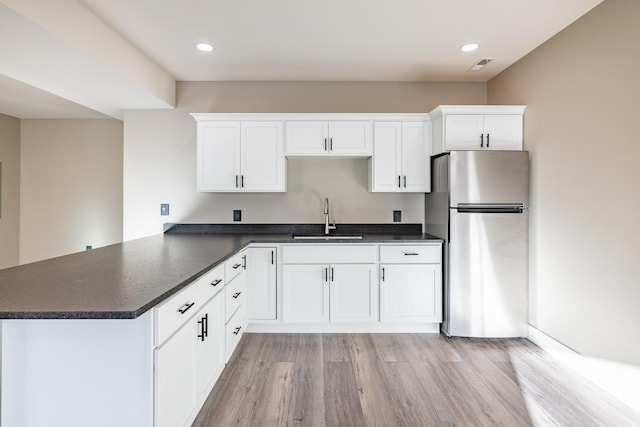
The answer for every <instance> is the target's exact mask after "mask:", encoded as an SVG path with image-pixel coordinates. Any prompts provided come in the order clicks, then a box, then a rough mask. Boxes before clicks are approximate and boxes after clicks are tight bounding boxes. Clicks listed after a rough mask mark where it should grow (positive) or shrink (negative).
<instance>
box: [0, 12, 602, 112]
mask: <svg viewBox="0 0 640 427" xmlns="http://www.w3.org/2000/svg"><path fill="white" fill-rule="evenodd" d="M601 1H602V0H561V1H559V0H403V1H401V2H399V1H397V0H395V1H394V0H367V1H365V0H351V1H345V0H323V1H317V0H313V1H312V0H271V1H263V0H161V1H158V0H78V1H77V2H76V1H73V0H66V1H64V4H65V6H64V7H62V8H61V7H60V4H61V2H60V1H56V2H51V1H50V0H0V24H4V25H3V26H2V27H0V28H4V29H0V36H1V37H0V44H2V42H1V40H2V38H4V39H5V40H7V38H6V37H9V40H11V43H12V46H14V45H15V41H16V40H20V41H22V40H23V39H24V38H25V37H26V38H33V37H34V34H36V35H37V36H38V37H40V38H41V37H43V35H46V34H49V35H50V38H51V43H54V44H55V46H57V47H58V51H56V54H57V55H58V56H57V57H56V58H57V59H56V62H57V63H58V64H60V66H61V67H62V68H63V70H66V71H65V74H68V73H69V72H68V67H69V66H71V67H72V69H73V73H72V74H76V75H75V76H74V78H72V79H69V80H71V81H63V80H64V79H63V78H62V77H61V76H60V75H59V74H60V73H58V75H56V74H55V73H47V72H45V71H43V72H41V73H40V74H38V75H37V76H34V75H33V74H34V73H33V71H32V70H33V67H31V68H29V66H30V64H29V62H30V59H28V58H27V59H25V58H24V56H25V55H22V56H20V55H16V56H17V57H19V59H17V60H15V61H18V62H21V64H20V66H9V67H7V66H6V64H5V65H4V66H3V65H2V64H1V63H0V75H4V76H5V78H4V79H0V89H3V90H2V91H1V92H0V113H4V114H8V115H13V116H16V117H24V118H28V117H38V116H43V117H54V116H57V115H60V116H61V117H66V116H73V115H74V114H78V117H82V116H84V115H87V114H88V113H87V111H86V109H88V110H89V112H94V111H96V112H97V113H92V114H97V115H98V116H101V117H104V115H106V116H111V117H118V118H121V117H122V110H123V109H126V108H170V106H171V104H172V102H173V99H171V95H167V93H168V92H170V91H171V88H170V83H171V82H169V80H171V81H172V82H173V84H175V80H183V81H207V80H256V81H265V80H280V81H487V80H489V79H491V78H492V77H493V76H495V75H496V74H498V73H500V72H501V71H502V70H504V69H505V68H507V67H508V66H509V65H511V64H513V63H514V62H516V61H517V60H518V59H520V58H522V57H523V56H524V55H526V54H527V53H528V52H530V51H532V50H533V49H535V48H536V47H537V46H539V45H540V44H542V43H544V42H545V41H546V40H548V39H549V38H551V37H552V36H553V35H555V34H557V33H558V32H559V31H561V30H562V29H563V28H565V27H566V26H568V25H569V24H571V23H572V22H573V21H575V20H576V19H578V18H579V17H580V16H582V15H583V14H584V13H586V12H588V11H589V10H590V9H592V8H593V7H594V6H596V5H597V4H599V3H600V2H601ZM3 4H4V5H3ZM52 4H53V5H52ZM8 24H11V25H8ZM105 24H106V25H105ZM34 26H35V27H36V28H35V29H34V28H32V27H34ZM74 31H75V33H74ZM98 32H99V33H98ZM199 41H207V42H210V43H212V44H213V45H214V46H215V50H214V52H213V53H209V54H205V53H202V52H199V51H196V50H195V49H194V44H195V43H196V42H199ZM89 42H92V43H96V44H95V46H93V47H91V46H92V45H91V43H89ZM466 42H477V43H479V44H480V49H478V50H477V51H475V52H472V53H463V52H460V50H459V47H460V46H461V45H462V44H464V43H466ZM21 43H22V42H20V43H18V44H21ZM59 44H64V45H66V46H62V47H60V46H58V45H59ZM2 47H3V46H0V48H2ZM29 47H30V48H31V49H35V50H37V49H38V47H35V48H34V46H33V44H31V45H29ZM42 49H45V48H42ZM1 51H2V50H0V52H1ZM31 55H32V56H33V57H34V58H35V55H36V53H33V54H31ZM135 55H137V57H135V58H134V56H135ZM26 56H29V55H26ZM12 58H13V57H12ZM124 58H127V60H126V62H125V61H123V59H124ZM481 58H492V59H494V61H493V62H491V63H490V64H489V65H488V66H487V67H486V68H485V69H484V70H482V71H479V72H472V71H469V68H470V67H471V66H472V65H473V64H475V63H476V62H477V61H478V60H480V59H481ZM133 59H136V61H132V60H133ZM50 62H51V61H50ZM123 64H126V65H127V66H124V65H123ZM37 67H38V69H41V68H43V67H42V64H41V63H39V64H38V65H37ZM51 67H56V64H53V63H52V64H51ZM65 67H67V68H65ZM45 68H46V67H45ZM48 74H52V75H51V79H48V78H47V77H48ZM23 76H24V77H23ZM88 76H89V78H88ZM77 79H81V80H82V79H88V80H89V81H90V82H91V83H92V85H91V86H90V87H87V85H86V84H85V85H84V86H79V85H78V83H77V82H74V81H73V80H77ZM12 81H15V82H16V83H17V86H18V87H17V88H12V89H7V90H4V89H6V88H7V87H8V85H9V84H10V83H11V82H12ZM150 81H153V82H154V83H157V82H160V84H150V83H149V82H150ZM52 82H54V83H55V84H52ZM85 83H86V82H85ZM25 86H32V87H31V88H25ZM93 86H95V87H93ZM159 86H162V87H163V90H164V92H163V90H158V87H159ZM20 88H22V89H24V90H26V91H27V93H30V94H31V95H30V96H31V97H33V96H34V95H33V94H34V91H37V89H40V90H44V91H46V92H47V93H48V94H49V95H48V96H47V97H48V98H49V101H47V100H42V101H39V102H38V103H31V104H32V105H29V103H25V102H15V99H19V98H20V96H19V90H20ZM100 88H104V89H100ZM133 89H135V90H133ZM173 90H175V89H173ZM132 93H133V94H132ZM6 94H9V96H6ZM114 94H122V95H121V96H114ZM125 94H126V96H125ZM173 95H175V93H174V94H173ZM56 96H59V97H61V98H64V100H67V102H66V103H67V104H68V103H71V104H73V103H77V104H80V106H75V107H73V106H68V105H67V106H65V105H62V104H65V102H60V101H54V100H51V97H53V98H55V97H56ZM10 97H13V98H14V101H13V102H11V100H10V99H9V100H8V99H5V98H10ZM47 97H45V98H47ZM87 98H89V100H87ZM48 102H51V107H46V108H42V107H43V106H44V104H47V103H48ZM13 104H15V106H13V107H12V105H13ZM33 104H37V105H33ZM39 108H40V109H39ZM83 110H84V111H83ZM74 111H75V112H74Z"/></svg>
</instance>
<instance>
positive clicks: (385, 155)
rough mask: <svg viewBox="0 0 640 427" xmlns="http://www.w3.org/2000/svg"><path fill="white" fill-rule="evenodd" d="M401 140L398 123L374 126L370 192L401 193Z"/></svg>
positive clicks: (380, 123) (400, 126) (400, 130)
mask: <svg viewBox="0 0 640 427" xmlns="http://www.w3.org/2000/svg"><path fill="white" fill-rule="evenodd" d="M401 138H402V124H401V123H400V122H377V123H375V124H374V128H373V156H372V158H371V162H372V165H371V166H372V170H371V174H372V175H371V191H373V192H376V191H380V192H396V191H402V188H401V184H402V176H401V175H402V161H401V153H402V149H401V145H402V140H401Z"/></svg>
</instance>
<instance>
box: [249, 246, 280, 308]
mask: <svg viewBox="0 0 640 427" xmlns="http://www.w3.org/2000/svg"><path fill="white" fill-rule="evenodd" d="M247 257H248V259H247V265H248V267H247V282H248V283H247V286H248V287H249V289H248V292H247V298H248V301H249V302H248V316H249V320H275V319H276V248H249V249H248V253H247Z"/></svg>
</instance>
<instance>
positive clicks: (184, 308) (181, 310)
mask: <svg viewBox="0 0 640 427" xmlns="http://www.w3.org/2000/svg"><path fill="white" fill-rule="evenodd" d="M195 304H196V303H195V302H192V303H188V302H187V303H185V304H184V305H183V306H182V307H180V308H179V309H178V312H179V313H180V314H185V313H186V312H187V311H189V309H190V308H191V307H193V306H194V305H195Z"/></svg>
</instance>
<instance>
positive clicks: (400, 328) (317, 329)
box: [247, 321, 440, 334]
mask: <svg viewBox="0 0 640 427" xmlns="http://www.w3.org/2000/svg"><path fill="white" fill-rule="evenodd" d="M247 332H257V333H281V334H289V333H429V334H437V333H439V332H440V324H439V323H254V322H251V321H250V322H249V325H248V326H247Z"/></svg>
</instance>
